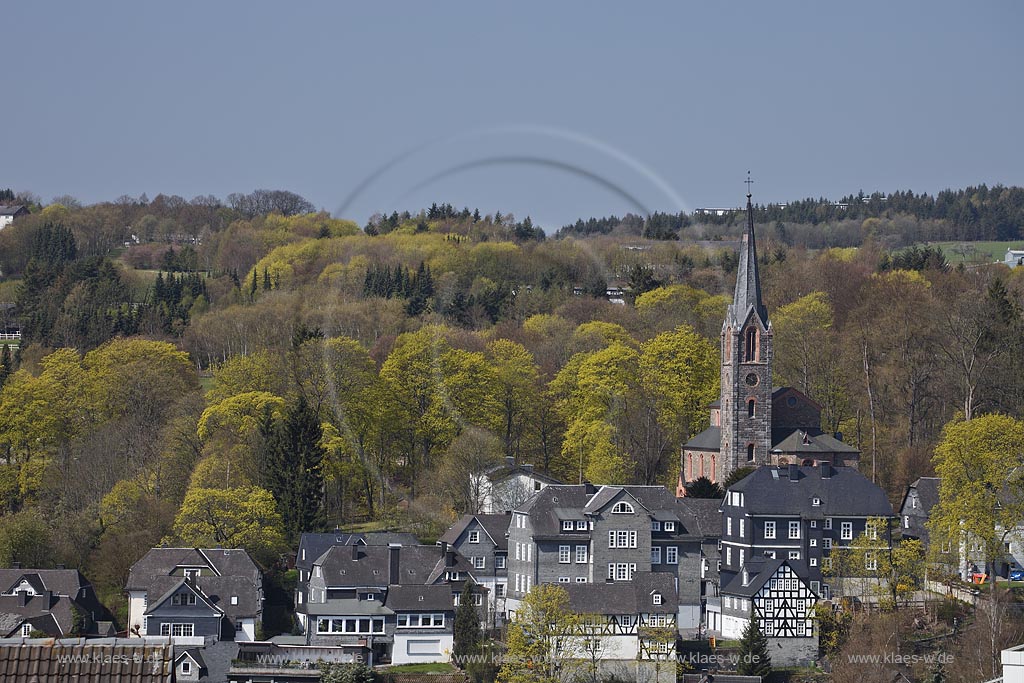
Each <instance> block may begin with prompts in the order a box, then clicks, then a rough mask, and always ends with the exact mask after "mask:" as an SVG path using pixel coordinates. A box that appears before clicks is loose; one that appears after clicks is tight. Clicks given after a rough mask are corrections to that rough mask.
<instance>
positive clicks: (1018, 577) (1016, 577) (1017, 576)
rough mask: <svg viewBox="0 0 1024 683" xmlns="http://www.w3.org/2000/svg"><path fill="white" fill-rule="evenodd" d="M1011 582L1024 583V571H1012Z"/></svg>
mask: <svg viewBox="0 0 1024 683" xmlns="http://www.w3.org/2000/svg"><path fill="white" fill-rule="evenodd" d="M1010 581H1024V569H1013V570H1011V571H1010Z"/></svg>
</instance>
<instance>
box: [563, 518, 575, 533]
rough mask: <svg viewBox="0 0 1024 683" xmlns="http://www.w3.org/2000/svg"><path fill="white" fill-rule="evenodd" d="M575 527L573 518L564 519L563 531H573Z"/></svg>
mask: <svg viewBox="0 0 1024 683" xmlns="http://www.w3.org/2000/svg"><path fill="white" fill-rule="evenodd" d="M573 528H574V524H573V521H572V520H571V519H563V520H562V531H572V530H573Z"/></svg>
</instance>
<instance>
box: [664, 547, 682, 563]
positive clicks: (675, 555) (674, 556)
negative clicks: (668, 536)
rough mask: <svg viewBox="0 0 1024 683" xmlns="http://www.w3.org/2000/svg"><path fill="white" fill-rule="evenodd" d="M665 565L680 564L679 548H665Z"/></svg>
mask: <svg viewBox="0 0 1024 683" xmlns="http://www.w3.org/2000/svg"><path fill="white" fill-rule="evenodd" d="M665 564H679V546H675V545H667V546H665Z"/></svg>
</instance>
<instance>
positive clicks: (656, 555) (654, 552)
mask: <svg viewBox="0 0 1024 683" xmlns="http://www.w3.org/2000/svg"><path fill="white" fill-rule="evenodd" d="M651 564H661V546H660V545H652V546H651Z"/></svg>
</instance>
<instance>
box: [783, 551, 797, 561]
mask: <svg viewBox="0 0 1024 683" xmlns="http://www.w3.org/2000/svg"><path fill="white" fill-rule="evenodd" d="M786 559H789V560H799V559H800V551H799V550H790V551H789V555H788V556H787V557H786Z"/></svg>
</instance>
